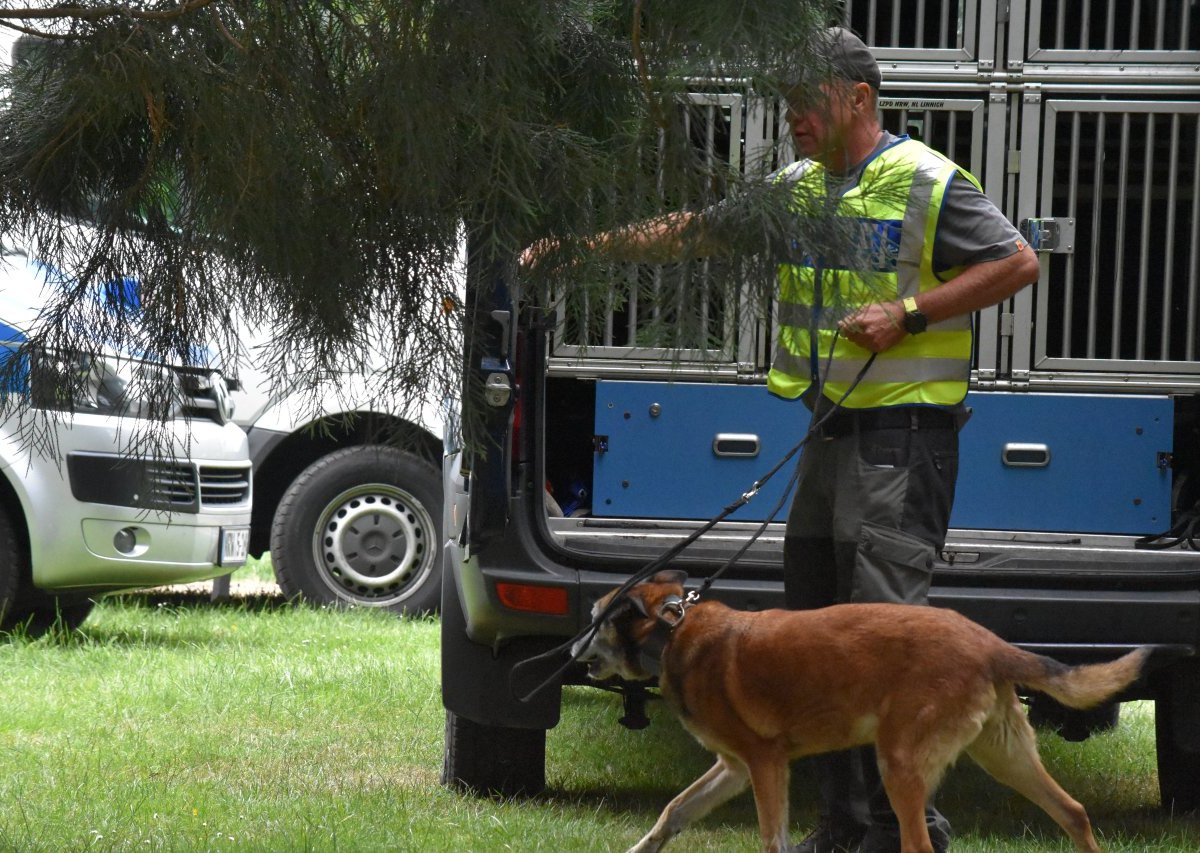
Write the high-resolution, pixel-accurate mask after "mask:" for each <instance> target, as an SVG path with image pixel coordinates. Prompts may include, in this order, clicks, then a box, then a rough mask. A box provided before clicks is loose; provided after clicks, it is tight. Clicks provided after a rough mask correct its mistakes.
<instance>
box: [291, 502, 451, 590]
mask: <svg viewBox="0 0 1200 853" xmlns="http://www.w3.org/2000/svg"><path fill="white" fill-rule="evenodd" d="M432 531H433V522H432V520H431V519H430V518H429V516H428V513H427V512H426V511H425V509H424V508H423V507H422V506H421V505H420V504H419V503H418V502H417V501H415V500H413V499H412V498H411V497H409V496H407V494H406V493H404V492H402V491H400V490H398V489H391V488H386V487H382V486H379V485H376V486H374V487H370V488H366V489H360V490H358V491H356V492H353V493H348V494H345V495H342V496H340V497H339V498H337V499H335V500H333V501H331V502H330V504H329V506H328V507H327V508H326V511H325V513H324V514H323V516H322V519H321V524H320V525H319V527H318V529H317V531H316V537H315V538H316V540H317V541H314V543H313V545H314V550H315V551H316V552H317V557H318V562H319V563H320V565H321V566H323V567H324V569H325V572H326V575H327V577H328V579H329V581H330V583H331V584H334V585H336V586H337V587H340V588H341V589H342V590H343V592H348V593H350V594H352V595H354V596H355V597H356V598H360V599H367V600H381V599H394V598H396V597H397V596H398V595H400V594H401V593H402V591H403V590H404V588H405V587H407V586H409V585H410V584H411V583H412V582H413V581H414V580H416V579H418V578H420V577H422V576H423V575H424V574H425V573H426V572H428V571H429V568H430V564H431V559H430V555H431V553H432V551H431V534H432Z"/></svg>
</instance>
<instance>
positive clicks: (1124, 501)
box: [950, 392, 1174, 534]
mask: <svg viewBox="0 0 1200 853" xmlns="http://www.w3.org/2000/svg"><path fill="white" fill-rule="evenodd" d="M967 402H968V404H969V405H970V406H971V408H972V410H973V411H974V415H973V416H972V418H971V421H970V423H968V424H967V427H966V429H964V430H963V431H962V434H961V436H960V439H961V440H960V443H959V474H958V492H957V495H956V497H955V501H954V514H953V515H952V516H951V519H950V523H951V526H953V527H960V528H979V529H998V530H1043V531H1068V532H1076V533H1132V534H1145V533H1157V532H1160V531H1162V530H1165V529H1166V528H1167V527H1170V519H1171V474H1170V471H1168V470H1167V469H1165V468H1163V467H1160V466H1159V464H1158V460H1159V457H1158V454H1159V453H1160V452H1163V453H1165V452H1170V451H1171V449H1172V446H1173V436H1172V434H1173V431H1174V407H1173V404H1172V402H1171V399H1170V398H1169V397H1143V396H1117V395H1108V396H1103V395H1098V394H1097V395H1090V394H1032V393H1000V392H988V393H983V392H979V393H972V394H971V395H970V396H969V397H968V400H967ZM1009 444H1025V445H1035V446H1037V445H1045V446H1046V448H1047V449H1048V451H1049V464H1048V465H1046V466H1045V467H1013V466H1011V465H1005V464H1004V462H1003V454H1004V449H1005V446H1006V445H1009Z"/></svg>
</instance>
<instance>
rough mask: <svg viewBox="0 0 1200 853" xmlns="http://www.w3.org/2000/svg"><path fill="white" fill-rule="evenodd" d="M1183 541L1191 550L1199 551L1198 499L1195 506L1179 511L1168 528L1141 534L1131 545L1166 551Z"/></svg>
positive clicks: (1199, 509)
mask: <svg viewBox="0 0 1200 853" xmlns="http://www.w3.org/2000/svg"><path fill="white" fill-rule="evenodd" d="M1183 543H1187V547H1189V548H1191V549H1192V550H1193V551H1200V501H1196V504H1195V506H1193V507H1192V508H1191V509H1189V510H1187V511H1186V512H1183V513H1181V514H1180V516H1179V520H1178V521H1177V522H1175V524H1174V525H1172V527H1171V529H1170V530H1167V531H1164V532H1163V533H1156V534H1151V535H1150V536H1143V537H1142V538H1140V539H1138V540H1137V541H1135V542H1134V543H1133V547H1134V548H1142V549H1145V550H1150V551H1166V550H1167V549H1168V548H1174V547H1175V546H1176V545H1181V544H1183Z"/></svg>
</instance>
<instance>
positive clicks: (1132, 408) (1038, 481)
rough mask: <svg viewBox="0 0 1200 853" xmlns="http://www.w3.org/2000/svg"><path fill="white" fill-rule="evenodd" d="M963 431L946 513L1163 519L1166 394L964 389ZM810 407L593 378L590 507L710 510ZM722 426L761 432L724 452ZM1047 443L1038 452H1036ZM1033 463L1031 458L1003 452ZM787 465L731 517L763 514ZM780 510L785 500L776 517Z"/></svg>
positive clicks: (796, 430)
mask: <svg viewBox="0 0 1200 853" xmlns="http://www.w3.org/2000/svg"><path fill="white" fill-rule="evenodd" d="M968 404H969V405H970V406H971V407H972V409H973V410H974V416H973V417H972V418H971V421H970V423H969V424H968V425H967V427H966V429H965V430H963V433H962V436H961V459H960V466H959V477H958V493H957V498H956V500H955V508H954V515H953V517H952V519H951V525H952V526H954V527H958V528H978V529H989V530H1028V531H1061V532H1074V533H1125V534H1143V533H1152V532H1158V531H1160V530H1163V529H1165V528H1166V527H1168V526H1169V519H1170V506H1171V481H1170V472H1169V471H1167V470H1166V469H1164V468H1163V467H1161V466H1160V465H1159V464H1158V463H1159V453H1160V452H1170V451H1171V449H1172V432H1173V406H1172V403H1171V400H1170V399H1169V398H1167V397H1145V396H1115V395H1112V396H1101V395H1086V394H1034V393H1012V394H1008V393H980V392H977V393H972V394H971V395H970V396H969V397H968ZM808 423H809V413H808V410H807V409H805V408H804V406H803V405H802V404H800V403H799V402H788V401H784V400H781V399H779V398H777V397H774V396H772V395H771V394H768V393H767V391H766V389H764V388H763V387H762V386H756V385H729V384H716V383H685V382H678V383H664V382H609V381H601V382H598V383H597V390H596V421H595V426H596V434H597V435H598V436H601V437H603V438H602V445H603V447H604V448H605V449H604V450H603V451H601V452H598V453H597V454H596V457H595V467H594V471H593V474H594V481H593V506H592V512H593V513H594V514H595V515H598V516H622V517H631V518H679V519H706V518H711V517H712V516H714V515H716V514H717V513H718V512H720V511H721V509H722V508H724V507H725V506H727V505H728V504H730V503H732V502H733V501H734V500H736V499H737V497H738V496H739V495H741V494H742V493H743V492H744V491H746V490H747V489H749V488H750V486H751V485H752V484H753V483H754V482H755V480H757V479H758V478H759V477H761V476H763V474H765V473H766V472H767V471H768V470H769V469H770V468H771V467H772V466H773V465H774V464H775V463H776V462H777V461H778V460H779V459H780V458H781V457H782V456H783V455H784V454H785V453H786V452H787V451H788V450H789V449H790V448H791V447H792V446H793V445H795V444H796V443H797V442H798V441H799V440H800V439H801V437H802V436H803V434H804V431H805V430H806V429H807V427H808ZM720 434H732V435H746V436H750V435H753V436H757V437H758V441H759V452H758V455H757V456H754V457H721V456H718V455H717V454H716V453H715V451H714V449H713V441H714V439H715V438H716V437H717V436H718V435H720ZM1043 446H1044V449H1045V453H1046V454H1047V455H1048V458H1046V459H1041V458H1040V457H1041V454H1042V452H1043V451H1042V450H1041V448H1042V447H1043ZM1006 447H1008V448H1009V456H1010V460H1009V461H1010V463H1019V462H1021V461H1027V462H1033V463H1038V462H1040V461H1045V462H1046V464H1045V465H1044V466H1041V467H1019V466H1016V465H1013V464H1005V461H1004V454H1005V449H1006ZM789 474H790V466H789V467H788V468H787V469H785V470H783V471H781V472H780V473H779V474H777V475H776V476H775V478H774V479H773V480H772V481H771V483H770V484H768V486H767V487H765V488H764V489H763V491H762V492H761V493H760V494H759V495H758V496H757V497H756V498H755V499H754V500H753V501H751V502H750V503H749V504H748V505H747V506H745V507H743V508H741V509H740V510H738V512H737V513H735V514H734V515H733V516H732V517H733V518H735V519H738V520H743V521H750V520H760V519H763V518H765V517H766V516H767V515H768V514H769V513H770V512H771V511H772V509H774V507H775V505H776V503H777V502H778V500H779V498H780V496H781V495H782V493H783V488H784V484H785V483H786V481H787V477H788V475H789ZM785 517H786V507H785V508H784V509H783V510H782V511H781V512H780V514H779V515H778V516H777V518H778V519H779V520H783V518H785Z"/></svg>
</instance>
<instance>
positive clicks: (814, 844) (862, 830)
mask: <svg viewBox="0 0 1200 853" xmlns="http://www.w3.org/2000/svg"><path fill="white" fill-rule="evenodd" d="M866 833H867V828H866V827H865V826H861V825H859V824H856V823H849V824H847V823H837V822H834V821H832V820H830V819H829V818H825V817H823V818H821V819H820V820H819V821H818V822H817V826H816V828H815V829H813V831H812V832H810V833H809V834H808V835H806V836H804V840H803V841H801V842H800V843H799V844H797V845H796V846H795V847H793V848H792V851H791V853H850V851H854V850H857V849H858V845H859V842H861V841H862V839H863V836H864V835H866Z"/></svg>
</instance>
